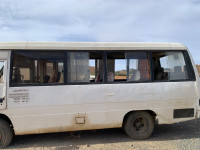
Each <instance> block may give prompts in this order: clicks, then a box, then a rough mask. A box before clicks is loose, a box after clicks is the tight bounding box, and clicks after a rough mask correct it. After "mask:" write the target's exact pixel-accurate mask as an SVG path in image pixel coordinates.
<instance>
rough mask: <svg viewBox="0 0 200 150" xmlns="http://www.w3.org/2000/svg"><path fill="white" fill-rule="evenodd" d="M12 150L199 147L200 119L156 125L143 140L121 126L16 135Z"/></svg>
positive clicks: (151, 149)
mask: <svg viewBox="0 0 200 150" xmlns="http://www.w3.org/2000/svg"><path fill="white" fill-rule="evenodd" d="M7 149H11V150H18V149H28V150H43V149H44V150H48V149H51V150H72V149H75V150H76V149H80V150H95V149H98V150H129V149H130V150H132V149H134V150H162V149H163V150H166V149H167V150H168V149H169V150H172V149H178V150H179V149H180V150H183V149H190V150H193V149H197V150H198V149H200V119H199V120H194V121H188V122H184V123H177V124H173V125H159V126H158V125H156V126H155V130H154V132H153V134H152V136H151V137H150V138H149V139H147V140H144V141H135V140H132V139H131V138H129V137H127V135H126V134H125V133H124V132H123V130H122V129H105V130H96V131H81V132H75V133H70V132H66V133H51V134H40V135H24V136H16V137H15V139H14V140H13V142H12V144H11V145H10V146H9V147H8V148H7Z"/></svg>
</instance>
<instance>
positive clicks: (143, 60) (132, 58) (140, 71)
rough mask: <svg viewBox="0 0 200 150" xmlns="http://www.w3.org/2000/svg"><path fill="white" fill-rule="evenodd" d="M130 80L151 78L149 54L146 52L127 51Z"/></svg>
mask: <svg viewBox="0 0 200 150" xmlns="http://www.w3.org/2000/svg"><path fill="white" fill-rule="evenodd" d="M126 58H127V67H128V72H127V74H128V81H147V80H150V68H149V59H148V55H147V53H145V52H129V53H126Z"/></svg>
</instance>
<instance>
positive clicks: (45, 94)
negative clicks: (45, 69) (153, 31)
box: [0, 42, 199, 135]
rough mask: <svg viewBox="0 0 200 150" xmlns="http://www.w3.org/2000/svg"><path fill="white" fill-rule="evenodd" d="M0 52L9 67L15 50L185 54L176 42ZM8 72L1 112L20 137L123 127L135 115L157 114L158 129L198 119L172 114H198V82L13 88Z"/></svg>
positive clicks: (33, 45)
mask: <svg viewBox="0 0 200 150" xmlns="http://www.w3.org/2000/svg"><path fill="white" fill-rule="evenodd" d="M0 49H4V50H5V49H6V52H5V51H1V52H0V58H1V59H4V60H7V61H8V64H10V50H12V49H20V50H29V49H42V50H49V49H51V50H53V49H55V50H129V49H130V50H177V49H178V50H187V48H186V47H185V46H183V45H182V44H173V43H58V42H54V43H52V42H43V43H42V42H13V43H10V42H8V43H7V42H5V43H0ZM1 54H3V55H1ZM192 63H193V65H195V64H194V62H192ZM194 68H195V67H194ZM9 70H10V69H9V65H8V72H7V109H4V110H0V113H1V114H5V115H7V116H8V117H9V118H10V120H11V122H12V123H13V126H14V131H15V134H16V135H19V134H34V133H46V132H60V131H75V130H87V129H101V128H112V127H121V126H122V123H123V118H124V116H125V115H126V114H127V113H128V112H130V111H135V110H151V111H154V112H155V113H156V114H157V119H158V123H159V124H163V123H175V122H180V121H186V120H191V119H194V118H195V117H193V118H182V119H174V118H173V110H174V109H183V108H184V109H185V108H194V109H195V114H196V113H197V111H196V110H198V109H199V78H198V77H197V81H189V82H188V81H187V82H155V83H126V84H93V85H59V86H28V87H9V78H10V77H9ZM195 73H196V76H198V73H197V70H196V69H195ZM0 90H2V89H1V88H0ZM197 115H198V114H197Z"/></svg>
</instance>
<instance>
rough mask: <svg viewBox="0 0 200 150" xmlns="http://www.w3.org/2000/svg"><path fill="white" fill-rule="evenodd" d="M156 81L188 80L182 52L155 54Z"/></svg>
mask: <svg viewBox="0 0 200 150" xmlns="http://www.w3.org/2000/svg"><path fill="white" fill-rule="evenodd" d="M152 58H153V65H154V80H166V81H167V80H187V79H189V77H188V71H187V67H186V63H185V59H184V55H183V53H182V52H153V53H152Z"/></svg>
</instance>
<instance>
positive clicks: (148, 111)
mask: <svg viewBox="0 0 200 150" xmlns="http://www.w3.org/2000/svg"><path fill="white" fill-rule="evenodd" d="M139 111H145V112H147V113H149V114H150V115H151V116H152V118H153V121H154V122H155V120H156V116H157V114H156V113H155V112H154V111H152V110H133V111H129V112H127V113H126V114H125V116H124V118H123V122H122V127H123V126H124V122H125V121H126V119H127V118H128V116H129V115H130V114H131V113H134V112H139Z"/></svg>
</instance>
